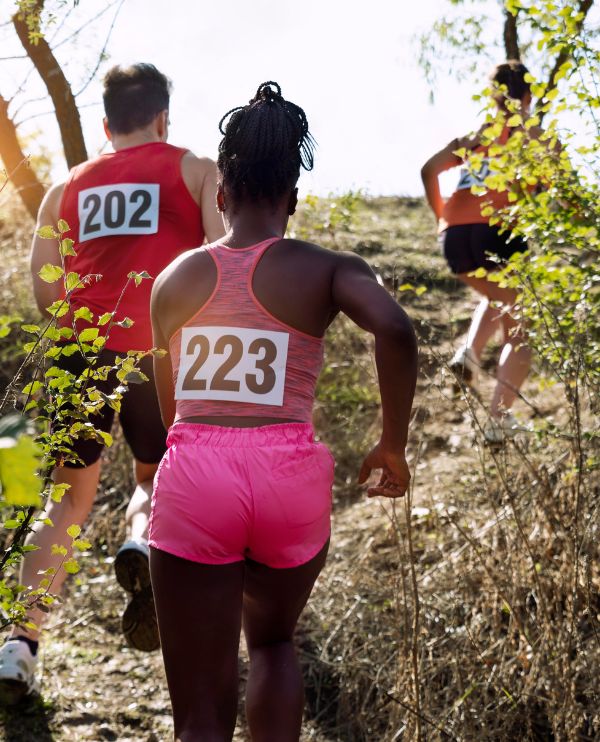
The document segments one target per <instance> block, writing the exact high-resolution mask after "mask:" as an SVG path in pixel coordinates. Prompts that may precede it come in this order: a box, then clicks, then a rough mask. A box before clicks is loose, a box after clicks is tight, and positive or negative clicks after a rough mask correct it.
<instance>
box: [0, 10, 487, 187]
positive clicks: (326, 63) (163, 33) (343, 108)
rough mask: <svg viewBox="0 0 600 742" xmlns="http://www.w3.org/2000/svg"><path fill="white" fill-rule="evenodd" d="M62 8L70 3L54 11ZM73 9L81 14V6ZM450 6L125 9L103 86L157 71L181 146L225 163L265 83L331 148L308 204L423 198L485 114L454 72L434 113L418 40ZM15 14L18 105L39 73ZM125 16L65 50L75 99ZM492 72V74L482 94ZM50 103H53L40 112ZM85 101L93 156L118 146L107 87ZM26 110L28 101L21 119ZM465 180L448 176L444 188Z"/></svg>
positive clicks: (68, 27) (57, 154)
mask: <svg viewBox="0 0 600 742" xmlns="http://www.w3.org/2000/svg"><path fill="white" fill-rule="evenodd" d="M52 2H54V3H56V2H57V0H47V5H48V6H50V5H51V3H52ZM108 2H109V0H101V1H99V0H80V2H79V5H78V6H77V8H75V9H74V10H73V11H72V12H71V14H70V15H68V16H67V17H66V19H65V20H64V25H62V26H59V27H56V26H55V27H52V28H51V29H50V31H49V32H48V37H49V38H50V39H51V38H52V34H56V39H62V38H64V37H65V36H68V35H69V33H70V32H72V31H74V30H75V29H77V28H78V26H79V25H80V24H81V21H82V19H85V18H89V17H90V16H91V15H92V14H93V13H96V12H98V11H99V10H101V9H102V8H104V7H105V6H106V4H107V3H108ZM486 6H487V9H488V10H490V9H491V10H492V11H493V12H495V13H496V14H497V13H498V7H499V6H498V3H497V0H485V1H484V2H483V3H478V10H479V11H480V12H481V11H484V10H486ZM64 7H65V6H63V8H64ZM66 7H72V4H71V0H69V3H67V6H66ZM115 7H116V5H115ZM450 7H451V6H450V3H449V2H448V0H303V1H302V2H297V0H295V1H292V0H171V2H170V3H169V2H165V0H124V4H123V6H122V8H121V12H120V14H119V16H118V19H117V21H116V25H115V28H114V30H113V33H112V36H111V39H110V43H109V45H108V48H107V54H108V59H107V61H105V62H103V64H102V65H101V67H100V76H101V74H102V73H103V72H104V71H105V70H106V69H107V68H108V67H109V66H110V65H111V64H114V63H117V62H118V63H128V62H132V61H147V62H153V63H154V64H156V66H157V67H158V68H159V69H160V70H162V71H163V72H165V73H166V74H167V75H169V77H171V79H172V80H173V83H174V86H175V89H174V93H173V96H172V99H171V121H172V126H171V136H170V141H171V142H172V143H173V144H177V145H180V146H185V147H189V148H190V149H192V150H193V151H194V152H196V153H197V154H201V155H208V156H211V157H213V158H214V157H215V156H216V149H217V144H218V142H219V138H220V134H219V133H218V129H217V124H218V121H219V119H220V118H221V116H222V115H223V114H224V113H225V112H226V111H227V110H228V109H229V108H232V107H233V106H236V105H240V104H243V103H245V102H247V101H248V100H249V98H250V97H251V96H252V95H253V94H254V92H255V90H256V88H257V86H258V85H259V83H261V82H263V81H265V80H276V81H277V82H279V83H280V85H281V87H282V90H283V94H284V95H285V96H286V97H287V98H289V99H290V100H292V101H294V102H295V103H297V104H299V105H300V106H302V107H303V108H304V110H305V111H306V114H307V117H308V121H309V124H310V128H311V131H312V133H313V135H314V137H315V139H316V140H317V143H318V149H317V154H316V164H315V169H314V171H313V172H312V173H309V174H303V175H302V177H301V180H300V189H301V192H302V193H306V192H308V191H312V192H314V193H317V194H320V195H325V194H328V193H329V192H342V191H346V190H348V189H350V188H353V189H356V188H361V189H363V190H366V191H367V192H369V193H371V194H374V195H377V194H398V195H419V194H421V193H422V187H421V182H420V177H419V170H420V168H421V165H422V164H423V162H424V161H425V160H426V159H427V158H428V157H429V156H430V155H431V154H432V153H433V152H434V151H436V150H437V149H438V148H440V147H441V146H443V145H444V144H446V143H447V142H448V141H450V140H451V139H452V138H454V137H455V136H460V135H462V134H465V133H467V132H469V131H471V130H472V129H474V128H476V125H477V120H478V113H479V111H478V104H476V103H474V102H473V101H472V99H471V96H472V94H473V93H474V92H476V88H477V87H478V86H477V85H476V84H473V83H461V82H459V81H458V80H457V79H456V75H453V74H452V70H448V74H447V75H443V74H441V75H440V77H439V82H438V85H437V88H436V98H435V104H434V105H432V104H431V103H430V99H429V93H430V91H429V88H428V85H427V83H426V82H425V79H424V76H423V73H422V70H421V69H420V68H419V66H418V63H417V57H418V43H417V38H418V36H419V35H420V34H421V33H423V32H425V31H427V30H429V29H430V28H431V26H432V24H433V23H434V21H435V20H436V19H438V18H440V17H441V16H442V15H444V14H447V13H448V12H449V11H450ZM13 8H14V0H0V48H1V49H2V52H1V54H0V94H2V95H4V96H5V97H8V96H9V95H11V94H12V93H11V89H12V90H13V91H14V88H15V87H16V86H17V85H18V84H19V83H20V82H22V80H23V79H24V78H25V75H26V72H27V70H28V68H29V67H30V65H29V63H28V62H27V61H19V60H16V61H10V60H3V59H2V58H3V57H6V56H10V55H14V54H17V55H18V54H19V53H22V49H21V47H20V46H19V44H18V41H15V38H14V37H15V35H14V32H13V31H12V28H11V27H10V25H6V21H8V20H9V18H10V13H11V12H12V10H13ZM113 12H114V11H111V12H109V13H106V14H105V15H104V16H102V17H101V18H100V19H99V20H98V21H96V22H95V23H94V24H92V25H90V26H89V28H88V29H87V30H86V32H84V33H83V34H81V35H80V36H78V37H77V39H76V43H71V44H64V45H63V46H60V47H59V48H58V49H57V56H58V58H59V60H60V62H61V64H62V65H63V68H64V69H65V71H66V73H67V76H68V78H69V80H70V81H71V82H72V85H73V89H74V90H78V88H79V87H80V86H81V83H82V81H84V80H85V79H86V75H87V71H88V70H89V69H91V68H93V66H94V65H95V61H96V60H97V57H98V51H99V49H101V47H102V44H103V43H104V39H105V37H106V33H107V30H108V27H109V25H110V22H111V17H112V15H113ZM59 17H61V18H63V17H64V12H63V11H61V13H60V15H59ZM3 22H4V24H3ZM490 36H491V37H492V38H494V40H496V38H497V40H498V41H500V39H501V29H500V27H499V26H498V28H497V29H490ZM54 43H56V41H55V42H54ZM499 53H500V52H499ZM493 56H494V52H492V57H493ZM488 72H489V66H488V65H487V64H486V63H484V64H482V68H481V86H483V84H484V82H485V79H486V78H487V74H488ZM24 88H25V90H24V94H22V95H21V99H20V101H21V102H22V99H23V98H26V99H27V100H30V101H33V102H30V103H27V105H26V106H25V108H23V109H22V110H21V111H18V112H17V116H16V118H17V120H19V121H21V120H22V119H23V118H26V119H27V118H28V117H30V116H31V115H32V114H36V117H35V118H33V119H29V120H26V121H25V122H24V124H23V126H22V128H21V129H20V130H21V131H23V132H27V131H28V130H31V129H32V128H35V129H37V131H38V138H37V143H38V144H44V145H46V146H47V147H48V148H49V149H50V151H51V152H52V153H53V154H54V166H53V173H52V177H53V178H54V179H60V178H62V177H64V175H65V174H66V168H65V166H64V163H63V161H62V154H61V149H60V143H59V138H58V133H57V129H56V123H55V121H54V118H53V116H52V115H51V114H50V115H41V114H44V113H46V114H47V113H48V111H49V109H50V106H49V104H48V102H47V100H46V101H44V100H43V96H44V94H45V89H44V88H43V86H42V85H41V83H40V81H39V79H38V78H37V75H36V74H35V73H33V74H31V75H30V76H29V78H27V82H26V84H25V86H24ZM37 97H41V98H42V100H41V101H38V102H35V99H36V98H37ZM78 103H79V105H80V110H81V115H82V121H83V127H84V134H85V138H86V142H87V147H88V152H89V154H90V156H92V155H94V154H96V153H97V152H98V151H99V150H100V149H101V148H102V147H103V146H104V144H105V140H104V133H103V131H102V125H101V119H102V108H101V105H100V103H101V85H100V82H99V80H95V81H94V82H92V83H91V84H90V85H89V87H87V88H86V90H85V92H84V93H83V94H82V95H81V96H80V97H79V98H78ZM18 105H20V102H19V100H18V99H15V104H14V105H13V106H12V107H11V112H13V113H14V112H15V111H16V108H17V107H18ZM455 178H456V175H455V174H450V175H447V176H446V180H445V181H443V185H444V186H445V188H444V190H446V191H448V190H450V189H451V188H452V186H453V184H454V181H455Z"/></svg>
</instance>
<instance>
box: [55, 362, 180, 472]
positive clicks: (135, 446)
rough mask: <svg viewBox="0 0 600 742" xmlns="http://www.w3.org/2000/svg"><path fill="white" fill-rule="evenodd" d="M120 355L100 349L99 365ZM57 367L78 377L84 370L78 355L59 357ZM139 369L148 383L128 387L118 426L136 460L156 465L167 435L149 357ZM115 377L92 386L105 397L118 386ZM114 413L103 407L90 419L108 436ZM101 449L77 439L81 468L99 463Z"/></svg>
mask: <svg viewBox="0 0 600 742" xmlns="http://www.w3.org/2000/svg"><path fill="white" fill-rule="evenodd" d="M118 355H121V356H123V355H124V354H123V353H120V354H119V353H117V352H115V351H112V350H103V351H102V352H101V353H100V356H99V358H98V366H112V365H113V364H114V362H115V358H116V357H117V356H118ZM55 365H56V366H58V367H59V368H62V369H65V370H66V371H70V372H71V373H72V374H75V375H77V376H79V375H80V374H81V373H82V372H83V370H84V369H85V367H86V363H85V360H84V359H83V357H82V355H81V353H79V352H77V353H74V354H73V355H72V356H60V357H59V358H58V359H56V361H55ZM139 369H140V370H141V371H142V373H144V374H145V375H146V376H147V377H148V379H149V380H148V381H145V382H143V383H141V384H129V385H128V387H127V391H126V392H125V394H124V395H123V398H122V400H121V411H120V412H119V423H120V425H121V429H122V430H123V435H124V437H125V440H126V441H127V443H128V444H129V447H130V448H131V451H132V453H133V455H134V456H135V458H136V459H137V460H138V461H140V462H142V463H144V464H157V463H158V462H159V461H160V460H161V458H162V456H163V454H164V452H165V451H166V448H167V446H166V439H167V433H166V431H165V428H164V426H163V424H162V420H161V417H160V408H159V405H158V397H157V394H156V388H155V386H154V370H153V364H152V357H151V356H147V357H145V358H142V360H141V362H140V364H139ZM118 383H119V382H118V381H117V380H116V378H115V376H114V375H110V376H109V378H108V379H107V380H106V381H104V382H103V381H94V386H95V387H96V388H97V389H99V390H100V391H102V392H104V393H106V394H108V393H110V392H112V390H113V389H114V388H115V387H116V386H117V385H118ZM114 417H115V411H114V410H113V409H112V408H111V407H109V406H108V405H104V407H103V408H102V411H101V412H100V413H99V414H98V415H94V416H92V417H91V422H93V424H94V427H95V428H98V429H99V430H103V431H105V432H106V433H110V430H111V428H112V424H113V420H114ZM103 448H104V446H103V445H102V444H101V443H99V442H98V441H95V440H91V439H87V438H79V439H76V440H75V441H74V443H73V450H74V452H75V453H76V454H77V455H78V456H79V458H80V459H81V460H82V461H83V466H90V465H91V464H93V463H95V462H96V461H98V459H99V458H100V455H101V453H102V450H103ZM65 466H70V467H74V468H80V467H81V466H82V464H79V463H74V462H71V463H66V464H65Z"/></svg>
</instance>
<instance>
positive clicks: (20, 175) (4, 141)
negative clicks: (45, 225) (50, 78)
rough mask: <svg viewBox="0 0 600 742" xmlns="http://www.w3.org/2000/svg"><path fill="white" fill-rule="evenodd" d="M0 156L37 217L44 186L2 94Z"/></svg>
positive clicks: (16, 186) (18, 189)
mask: <svg viewBox="0 0 600 742" xmlns="http://www.w3.org/2000/svg"><path fill="white" fill-rule="evenodd" d="M0 158H2V162H3V163H4V167H5V169H6V173H7V175H9V176H10V181H11V182H12V184H13V185H14V186H15V188H16V189H17V192H18V194H19V196H20V197H21V200H22V201H23V203H24V204H25V207H26V208H27V211H28V212H29V213H30V214H31V216H32V217H33V218H34V219H35V218H36V216H37V213H38V209H39V208H40V204H41V203H42V198H43V197H44V186H43V185H42V184H41V183H40V181H39V180H38V179H37V176H36V174H35V172H34V171H33V169H32V168H31V167H30V165H29V161H28V159H27V155H25V154H24V152H23V150H22V149H21V145H20V143H19V139H18V137H17V129H16V127H15V125H14V122H13V120H12V119H11V118H10V116H9V115H8V103H7V102H6V101H5V100H4V98H3V97H2V96H1V95H0Z"/></svg>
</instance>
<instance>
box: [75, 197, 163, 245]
mask: <svg viewBox="0 0 600 742" xmlns="http://www.w3.org/2000/svg"><path fill="white" fill-rule="evenodd" d="M159 189H160V185H159V184H158V183H113V184H112V185H107V186H96V187H95V188H86V190H85V191H80V192H79V198H78V204H77V206H78V211H79V242H85V241H86V240H93V239H94V238H95V237H106V236H111V237H112V236H113V235H121V234H156V232H158V198H159Z"/></svg>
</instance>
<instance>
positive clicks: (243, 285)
mask: <svg viewBox="0 0 600 742" xmlns="http://www.w3.org/2000/svg"><path fill="white" fill-rule="evenodd" d="M281 239H282V238H281V237H269V238H268V239H266V240H263V241H262V242H258V243H256V244H255V245H251V246H250V247H239V248H234V247H227V246H226V245H222V244H220V243H218V242H216V243H213V244H212V245H207V247H206V248H205V249H206V250H207V252H209V254H210V255H211V257H212V258H213V260H214V262H215V265H216V267H217V273H218V283H219V284H221V282H222V281H223V279H225V280H226V281H227V283H228V284H229V288H230V289H234V290H235V291H236V293H238V292H246V291H247V293H248V295H249V297H250V298H254V293H253V291H252V276H253V275H254V270H255V269H256V266H257V265H258V262H259V260H260V259H261V257H262V256H263V254H264V253H265V252H266V251H267V250H268V249H269V247H271V245H273V244H274V243H275V242H279V241H280V240H281Z"/></svg>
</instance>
